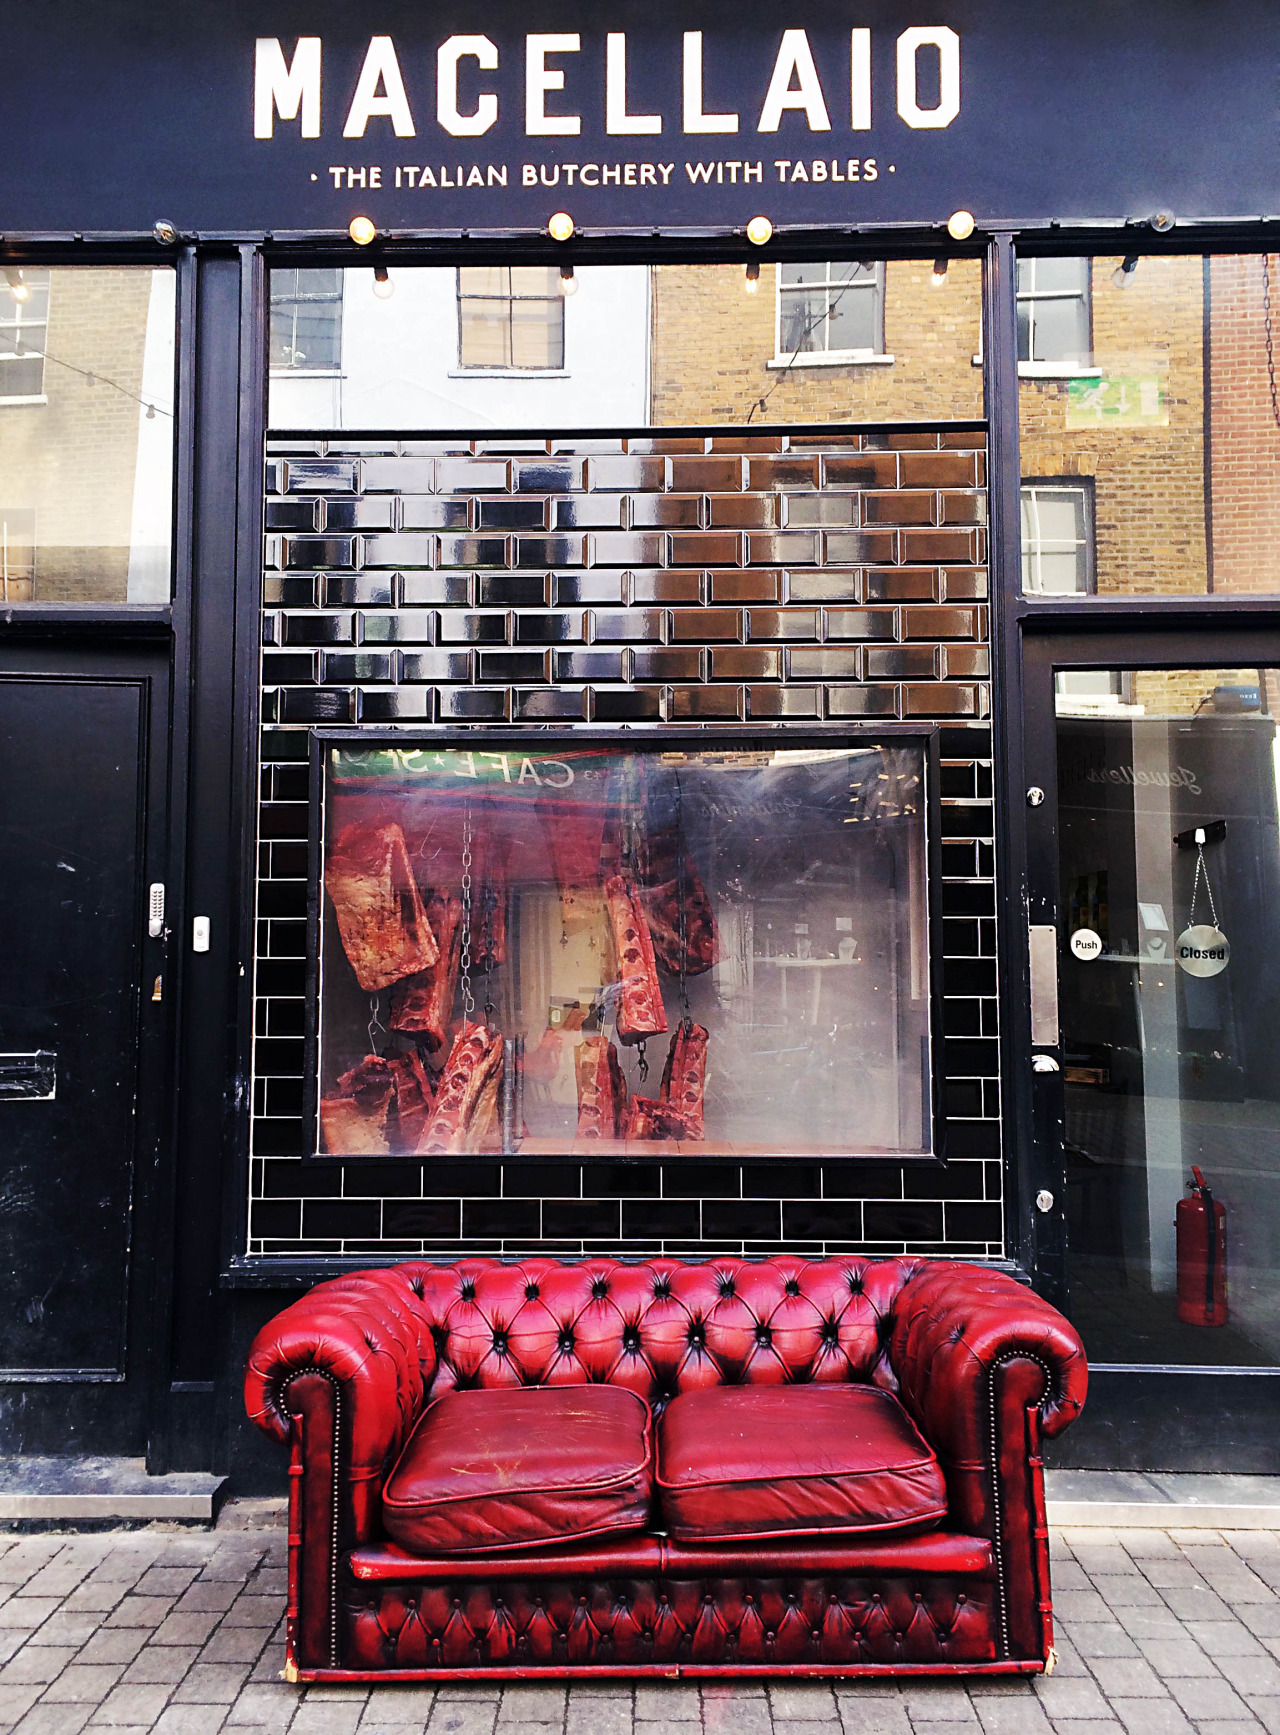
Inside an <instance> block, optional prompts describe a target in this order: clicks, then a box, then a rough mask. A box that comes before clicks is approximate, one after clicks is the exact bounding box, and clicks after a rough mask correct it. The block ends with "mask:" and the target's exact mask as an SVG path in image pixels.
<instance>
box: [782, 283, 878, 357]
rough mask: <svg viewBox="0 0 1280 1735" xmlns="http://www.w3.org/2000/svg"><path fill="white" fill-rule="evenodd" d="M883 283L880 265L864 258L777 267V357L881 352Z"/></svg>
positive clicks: (854, 354)
mask: <svg viewBox="0 0 1280 1735" xmlns="http://www.w3.org/2000/svg"><path fill="white" fill-rule="evenodd" d="M883 285H884V274H883V268H882V267H881V266H880V265H877V264H874V263H869V262H865V261H864V262H858V261H856V260H825V261H819V262H817V263H815V264H799V265H788V264H782V265H779V267H778V357H779V359H786V358H790V357H792V356H795V357H796V358H797V359H801V360H802V359H804V358H805V357H822V358H826V359H834V358H835V357H837V356H840V357H850V356H872V355H878V354H880V352H881V351H882V350H883V348H884V340H883V336H882V333H883V330H884V300H883Z"/></svg>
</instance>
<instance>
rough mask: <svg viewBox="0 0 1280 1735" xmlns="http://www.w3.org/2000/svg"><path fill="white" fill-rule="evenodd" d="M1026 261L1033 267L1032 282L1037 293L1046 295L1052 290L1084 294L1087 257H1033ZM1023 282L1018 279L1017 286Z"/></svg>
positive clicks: (1086, 278) (1086, 284) (1087, 268)
mask: <svg viewBox="0 0 1280 1735" xmlns="http://www.w3.org/2000/svg"><path fill="white" fill-rule="evenodd" d="M1027 263H1028V264H1029V265H1030V266H1031V267H1032V268H1033V273H1034V275H1033V284H1032V285H1027V286H1026V287H1034V289H1035V293H1036V294H1037V295H1047V294H1050V293H1052V292H1054V291H1057V292H1058V293H1062V292H1064V291H1065V292H1067V293H1070V294H1072V295H1084V294H1085V293H1086V292H1087V290H1088V287H1089V261H1088V260H1087V259H1034V260H1029V261H1027ZM1023 287H1024V284H1023V282H1022V280H1021V279H1019V283H1018V288H1019V289H1022V288H1023Z"/></svg>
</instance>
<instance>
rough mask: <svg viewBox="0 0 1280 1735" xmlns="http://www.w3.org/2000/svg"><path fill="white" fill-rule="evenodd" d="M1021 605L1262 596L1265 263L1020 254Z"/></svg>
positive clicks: (1271, 349) (1267, 473)
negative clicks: (1028, 599) (1037, 600)
mask: <svg viewBox="0 0 1280 1735" xmlns="http://www.w3.org/2000/svg"><path fill="white" fill-rule="evenodd" d="M1017 293H1018V373H1019V376H1020V378H1019V386H1018V406H1019V444H1020V453H1021V461H1022V478H1023V480H1022V588H1023V591H1024V593H1025V594H1026V595H1028V596H1043V597H1052V598H1054V599H1055V600H1061V599H1063V598H1065V597H1075V598H1079V599H1080V600H1081V601H1082V602H1086V603H1087V602H1088V600H1089V599H1090V598H1092V597H1095V596H1097V597H1108V596H1206V595H1213V596H1225V595H1232V596H1238V595H1243V594H1250V593H1254V594H1274V593H1275V592H1276V590H1277V588H1280V587H1278V586H1277V581H1276V576H1275V570H1274V568H1275V562H1274V560H1273V559H1272V542H1273V537H1274V525H1275V523H1276V520H1277V515H1278V514H1280V481H1278V480H1277V478H1278V477H1280V468H1278V461H1280V396H1278V395H1277V390H1276V343H1277V336H1276V332H1275V329H1274V319H1273V313H1272V303H1273V301H1274V300H1275V298H1276V296H1277V294H1280V262H1278V261H1277V258H1276V255H1275V254H1273V253H1222V254H1212V255H1201V254H1198V253H1182V254H1178V253H1170V254H1163V255H1152V254H1139V253H1126V254H1112V255H1107V256H1102V255H1099V256H1096V257H1092V258H1064V257H1045V258H1035V257H1026V258H1020V259H1019V262H1018V292H1017Z"/></svg>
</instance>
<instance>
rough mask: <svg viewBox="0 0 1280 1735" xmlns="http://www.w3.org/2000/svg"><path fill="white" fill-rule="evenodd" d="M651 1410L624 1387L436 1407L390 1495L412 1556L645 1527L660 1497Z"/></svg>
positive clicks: (498, 1394) (393, 1531)
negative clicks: (655, 1481) (654, 1473)
mask: <svg viewBox="0 0 1280 1735" xmlns="http://www.w3.org/2000/svg"><path fill="white" fill-rule="evenodd" d="M652 1453H653V1442H652V1431H651V1426H650V1415H649V1406H648V1404H646V1403H645V1401H644V1399H643V1398H640V1397H637V1396H636V1394H635V1393H634V1392H631V1391H627V1390H625V1389H624V1388H623V1387H621V1386H605V1385H590V1386H520V1387H516V1388H514V1389H513V1388H512V1387H510V1386H507V1387H501V1388H495V1389H491V1390H487V1391H464V1392H457V1391H455V1392H449V1393H448V1394H447V1395H446V1396H445V1397H442V1398H438V1399H437V1400H436V1401H435V1403H433V1404H429V1405H428V1406H427V1408H426V1410H425V1411H424V1412H423V1415H422V1419H421V1420H420V1421H419V1422H418V1424H417V1426H416V1427H415V1428H414V1430H413V1433H412V1434H411V1435H410V1436H409V1439H408V1441H407V1442H406V1444H405V1448H404V1451H403V1452H402V1453H401V1454H400V1460H399V1462H398V1463H397V1465H396V1467H395V1469H394V1470H393V1471H392V1472H391V1475H390V1476H389V1477H388V1479H387V1484H386V1487H385V1488H384V1490H383V1495H382V1513H383V1523H384V1524H385V1526H386V1530H387V1534H388V1535H389V1536H391V1537H394V1539H395V1540H396V1541H397V1542H398V1543H399V1544H400V1545H401V1547H403V1548H406V1549H408V1550H409V1552H410V1553H413V1554H470V1553H477V1552H480V1553H490V1552H492V1551H493V1550H494V1549H508V1548H539V1547H545V1546H546V1545H547V1544H548V1543H556V1542H570V1541H573V1540H574V1539H576V1538H578V1537H584V1536H601V1535H604V1534H606V1533H608V1532H611V1531H620V1530H641V1529H643V1528H644V1526H645V1525H646V1524H647V1523H648V1520H649V1506H650V1501H651V1498H652V1493H653V1477H652V1470H651V1459H652Z"/></svg>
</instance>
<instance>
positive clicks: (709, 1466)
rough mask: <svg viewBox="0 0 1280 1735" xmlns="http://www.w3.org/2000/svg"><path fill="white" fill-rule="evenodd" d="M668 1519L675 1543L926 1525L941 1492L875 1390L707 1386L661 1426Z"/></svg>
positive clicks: (889, 1399) (933, 1461)
mask: <svg viewBox="0 0 1280 1735" xmlns="http://www.w3.org/2000/svg"><path fill="white" fill-rule="evenodd" d="M658 1485H659V1489H660V1491H661V1500H662V1512H663V1520H664V1523H665V1526H666V1528H667V1529H668V1530H669V1531H670V1533H671V1535H672V1536H674V1537H676V1538H678V1539H679V1540H681V1541H701V1542H717V1541H719V1542H727V1541H733V1540H735V1539H741V1538H744V1537H750V1538H763V1537H770V1536H822V1535H827V1534H830V1533H834V1532H836V1531H861V1532H864V1533H865V1532H869V1531H886V1530H905V1529H907V1528H914V1529H925V1528H928V1527H931V1526H934V1525H937V1524H939V1523H940V1522H941V1520H942V1519H943V1518H945V1516H946V1511H947V1491H946V1485H945V1483H944V1481H943V1477H942V1471H941V1469H940V1468H939V1466H938V1460H937V1458H936V1456H935V1455H934V1453H933V1451H932V1450H931V1449H930V1447H929V1445H928V1444H927V1442H926V1441H925V1440H924V1439H923V1438H922V1436H921V1435H920V1433H919V1431H918V1430H917V1428H916V1426H915V1424H914V1423H913V1422H912V1420H911V1418H910V1416H908V1414H907V1412H906V1411H905V1410H904V1409H903V1407H902V1405H901V1404H900V1403H899V1402H898V1400H897V1399H896V1398H895V1397H893V1396H891V1395H890V1393H888V1392H885V1391H881V1390H880V1389H879V1388H878V1387H876V1386H858V1385H786V1386H763V1385H758V1386H714V1387H710V1388H708V1389H707V1390H704V1391H693V1392H684V1393H682V1394H681V1395H680V1396H679V1397H678V1398H676V1399H675V1400H674V1401H673V1402H672V1403H671V1404H669V1405H668V1407H667V1409H666V1410H665V1411H664V1412H663V1415H662V1418H661V1420H660V1422H659V1424H658Z"/></svg>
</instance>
